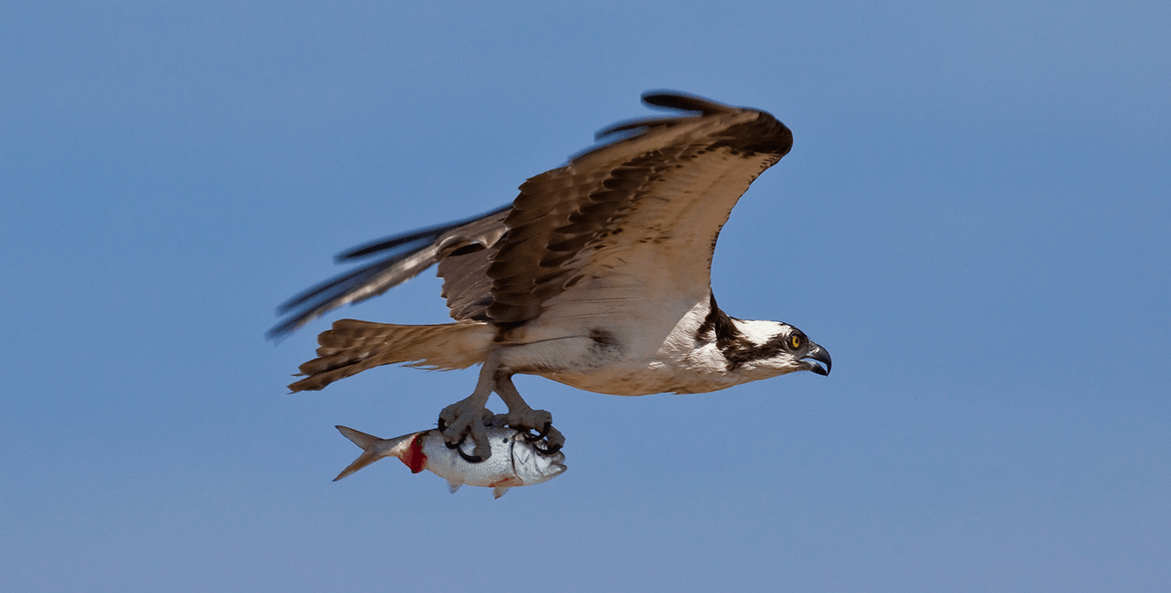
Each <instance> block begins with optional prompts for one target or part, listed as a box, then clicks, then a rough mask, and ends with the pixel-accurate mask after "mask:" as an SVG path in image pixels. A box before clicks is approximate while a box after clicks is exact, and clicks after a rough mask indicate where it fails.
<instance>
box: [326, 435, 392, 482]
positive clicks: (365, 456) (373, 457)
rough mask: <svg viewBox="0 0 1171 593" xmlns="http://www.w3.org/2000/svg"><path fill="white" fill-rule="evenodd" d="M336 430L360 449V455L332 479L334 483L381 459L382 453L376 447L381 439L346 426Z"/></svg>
mask: <svg viewBox="0 0 1171 593" xmlns="http://www.w3.org/2000/svg"><path fill="white" fill-rule="evenodd" d="M336 428H337V429H338V432H340V433H342V436H344V437H346V438H347V439H350V440H351V441H353V443H354V444H355V445H357V446H359V447H361V448H362V454H361V455H359V456H358V458H357V459H355V460H354V462H353V463H351V464H350V465H349V466H347V467H346V469H343V470H342V473H340V474H338V475H337V477H336V478H334V479H333V481H334V482H336V481H338V480H340V479H342V478H344V477H346V476H348V475H350V474H352V473H354V472H356V471H358V470H360V469H362V468H364V467H366V466H367V465H370V464H371V463H374V462H375V461H378V460H379V459H381V458H382V451H380V450H379V447H378V441H381V440H382V439H380V438H378V437H376V436H374V435H372V434H366V433H364V432H362V431H360V430H354V429H352V428H350V427H348V426H337V427H336Z"/></svg>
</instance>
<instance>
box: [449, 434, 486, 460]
mask: <svg viewBox="0 0 1171 593" xmlns="http://www.w3.org/2000/svg"><path fill="white" fill-rule="evenodd" d="M460 443H461V444H462V443H463V441H462V440H461V441H460ZM450 446H451V445H448V447H450ZM457 447H458V445H457ZM456 451H458V452H459V456H460V457H463V459H464V461H466V462H468V463H483V462H484V458H483V457H480V456H479V455H468V454H467V453H464V450H463V449H462V448H457V449H456Z"/></svg>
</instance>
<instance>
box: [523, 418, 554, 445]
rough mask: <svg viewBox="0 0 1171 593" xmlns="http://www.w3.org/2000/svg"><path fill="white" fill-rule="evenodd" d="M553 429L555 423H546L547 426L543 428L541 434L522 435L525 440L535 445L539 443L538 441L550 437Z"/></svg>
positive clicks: (525, 433)
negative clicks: (550, 431)
mask: <svg viewBox="0 0 1171 593" xmlns="http://www.w3.org/2000/svg"><path fill="white" fill-rule="evenodd" d="M552 428H553V423H552V422H546V423H545V425H544V426H542V427H541V432H539V433H537V434H535V435H534V434H529V433H528V432H524V433H522V435H523V436H524V439H525V440H526V441H528V442H530V443H535V442H537V441H539V440H541V439H543V438H545V437H546V436H548V435H549V430H550V429H552Z"/></svg>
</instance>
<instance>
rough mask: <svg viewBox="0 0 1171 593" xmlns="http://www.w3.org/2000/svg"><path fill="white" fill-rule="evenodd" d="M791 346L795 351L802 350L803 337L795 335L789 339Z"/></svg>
mask: <svg viewBox="0 0 1171 593" xmlns="http://www.w3.org/2000/svg"><path fill="white" fill-rule="evenodd" d="M789 345H790V346H792V347H793V349H794V350H796V349H798V348H800V347H801V336H798V335H796V334H794V335H793V337H791V338H789Z"/></svg>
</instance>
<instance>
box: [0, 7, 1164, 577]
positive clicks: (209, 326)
mask: <svg viewBox="0 0 1171 593" xmlns="http://www.w3.org/2000/svg"><path fill="white" fill-rule="evenodd" d="M1169 31H1171V4H1168V3H1167V2H1156V1H1151V2H1108V3H1104V2H1079V3H1070V2H1020V1H1017V0H1013V1H997V0H993V1H988V2H977V3H971V2H969V3H956V2H896V3H889V2H888V3H868V2H848V1H843V2H838V1H832V0H831V1H818V2H756V3H751V2H750V3H736V2H678V1H676V2H658V3H632V2H609V1H601V0H595V1H592V2H589V3H580V4H577V5H569V4H567V3H551V2H550V3H541V4H532V5H526V4H518V3H482V2H465V3H449V2H429V3H422V2H415V3H406V2H328V3H327V2H321V3H305V2H221V1H216V0H200V1H199V2H170V3H157V2H119V3H111V2H54V1H52V0H38V1H36V2H26V1H23V0H15V1H13V0H9V1H8V2H5V3H4V5H3V7H2V8H0V200H2V210H0V262H2V266H3V269H2V277H3V287H2V288H0V308H2V310H3V311H4V313H3V315H2V316H0V332H2V335H3V345H2V346H0V376H2V377H3V380H4V389H3V396H2V397H0V433H2V434H3V439H2V441H3V444H2V445H0V559H2V560H0V589H2V590H5V591H118V592H127V591H225V592H234V591H249V592H251V591H282V592H290V591H323V590H342V591H360V590H375V589H376V590H388V591H412V590H452V591H456V590H478V591H514V590H524V591H542V590H555V591H601V590H645V591H715V590H737V591H765V590H769V591H931V592H937V591H1030V592H1033V591H1063V592H1068V591H1106V590H1110V591H1164V590H1166V589H1165V587H1166V586H1167V583H1168V582H1171V390H1169V389H1168V385H1169V384H1171V362H1169V359H1171V239H1169V238H1168V237H1169V233H1171V200H1169V198H1171V158H1169V156H1171V109H1169V106H1171V34H1169V33H1168V32H1169ZM664 88H665V89H677V90H682V91H686V92H691V93H696V94H700V95H704V96H708V97H711V98H714V99H717V100H720V101H723V102H727V103H731V104H735V105H745V106H751V107H757V108H761V109H764V110H767V111H769V112H771V113H773V114H775V115H776V116H777V117H778V118H779V119H781V120H782V121H784V122H785V123H786V124H787V125H789V127H790V128H792V130H793V133H794V136H795V144H794V148H793V151H792V153H790V155H789V156H787V157H785V159H784V160H782V161H781V163H780V164H779V165H777V166H776V167H774V168H773V169H771V170H769V171H768V172H767V173H765V174H764V175H763V176H762V177H761V178H760V179H759V180H758V181H757V182H756V184H754V185H753V187H752V189H751V190H750V191H749V192H748V194H747V195H746V196H745V197H744V199H743V200H742V201H741V203H740V205H739V206H738V207H737V209H736V210H735V212H733V215H732V218H731V221H730V222H729V223H728V225H727V226H726V227H725V229H724V234H723V236H722V237H721V239H720V245H719V249H718V251H717V254H716V258H715V263H714V270H713V283H714V286H715V291H716V294H717V296H718V297H719V301H720V305H721V306H722V308H724V309H725V310H726V311H728V312H729V313H730V314H732V315H734V316H737V317H742V318H766V319H767V318H772V319H780V320H783V321H787V322H790V323H793V324H795V325H797V326H798V327H800V328H801V329H803V330H804V331H805V332H807V333H808V334H809V336H810V337H811V338H812V339H814V340H816V341H817V342H819V343H821V344H823V345H824V346H826V347H827V348H828V349H829V350H830V352H832V353H833V358H834V369H833V374H832V375H831V376H829V377H828V378H826V377H819V376H816V375H813V374H810V373H804V374H802V375H800V376H787V377H782V378H778V379H773V380H769V381H764V382H758V383H754V384H750V385H745V386H740V387H737V388H733V389H729V390H727V391H723V392H718V393H713V394H703V395H689V396H674V395H659V396H648V397H642V398H621V397H614V396H604V395H597V394H591V393H585V392H580V391H576V390H573V389H570V388H567V387H564V386H561V385H558V384H555V383H553V382H550V381H547V380H544V379H539V378H521V380H519V381H518V385H519V387H520V389H521V392H522V393H524V394H525V396H526V398H527V399H528V401H529V402H530V403H531V404H532V405H533V406H534V407H539V408H544V409H547V410H550V411H551V412H552V413H553V415H554V418H555V419H556V422H557V425H558V427H559V428H560V429H561V430H562V431H564V433H565V434H566V435H567V438H568V441H567V444H566V448H565V452H566V456H567V464H568V466H569V471H567V472H566V473H565V474H563V475H561V476H559V477H558V478H557V479H555V480H553V481H551V482H548V483H545V484H541V485H538V486H534V487H528V488H519V489H514V490H513V491H511V492H509V493H508V494H507V495H506V496H505V497H503V498H501V499H500V500H493V499H492V496H491V493H490V491H488V490H486V489H476V488H465V489H464V490H461V491H460V492H458V493H456V494H455V495H449V494H448V493H447V491H446V490H447V489H446V485H445V484H444V483H443V481H442V479H440V478H438V477H436V476H434V475H432V474H429V473H426V474H420V475H411V474H410V473H409V472H408V471H407V470H406V468H405V467H403V466H402V465H401V464H398V463H396V462H393V461H383V462H380V463H378V464H376V465H374V466H371V467H370V468H368V469H366V470H364V471H362V472H361V473H358V474H356V475H354V476H353V477H350V478H348V479H346V480H345V481H343V482H338V483H332V482H331V481H330V480H331V479H332V478H333V477H334V476H335V475H336V474H337V472H338V471H340V470H341V469H342V468H343V467H345V466H346V465H347V464H348V463H349V462H350V461H351V460H352V459H353V458H354V457H355V456H356V455H357V453H358V450H357V448H355V447H354V446H353V445H352V444H350V443H349V442H348V441H346V440H345V439H344V438H342V437H341V436H340V435H338V433H337V432H336V431H335V430H334V428H333V425H334V424H346V425H349V426H353V427H355V428H358V429H360V430H364V431H367V432H372V433H375V434H378V435H381V436H386V437H389V436H396V435H399V434H404V433H408V432H412V431H416V430H422V429H426V428H428V427H430V426H433V425H434V422H435V419H436V417H437V415H438V412H439V410H440V409H442V408H443V407H444V406H445V405H447V404H449V403H451V402H453V401H456V400H457V399H460V398H462V397H464V396H466V395H467V393H469V392H470V390H471V388H472V386H473V384H474V382H475V373H474V371H466V372H453V373H428V372H424V371H419V370H413V369H401V368H390V367H384V368H380V369H377V370H374V371H369V372H366V373H364V374H362V375H361V376H358V377H354V378H351V379H347V380H345V381H343V382H341V383H338V384H335V385H332V386H330V387H329V388H328V389H327V390H325V391H324V392H321V393H303V394H297V395H291V396H290V395H285V392H286V390H285V387H284V386H285V384H286V383H288V382H289V380H290V377H289V375H290V374H291V373H292V372H294V370H295V369H296V366H297V365H298V364H299V363H301V362H303V361H305V360H307V359H308V358H311V357H312V352H313V348H314V347H315V336H316V334H317V332H319V331H322V330H323V329H325V328H326V327H328V324H329V323H330V322H331V321H332V320H334V319H338V318H340V317H343V316H353V317H359V318H365V319H373V320H378V321H390V322H398V323H434V322H443V321H444V320H445V319H446V310H445V308H444V306H443V302H442V301H441V300H440V299H439V297H438V291H439V284H438V281H437V280H436V279H434V278H433V277H431V275H430V274H428V275H427V277H425V278H423V277H421V278H419V279H417V280H414V281H412V282H410V283H408V284H407V285H404V286H402V287H400V288H399V289H396V290H394V291H393V292H391V293H388V294H387V295H385V296H383V297H381V298H379V299H377V300H375V301H371V302H367V303H364V304H362V305H360V306H358V307H356V308H347V309H343V310H342V311H340V312H337V313H335V314H333V315H330V316H329V317H327V318H326V319H322V320H318V321H316V322H314V323H313V324H311V325H310V326H308V327H306V328H304V329H303V330H301V331H300V332H298V333H297V334H295V335H293V336H292V337H291V338H289V339H287V340H284V341H283V342H281V343H280V344H276V345H274V344H272V343H268V342H265V340H264V337H263V334H264V331H265V330H266V329H267V328H268V327H270V326H271V325H272V324H273V323H274V322H275V321H276V317H275V316H274V312H273V309H274V307H275V306H276V305H277V304H278V303H279V302H281V301H282V300H284V299H285V298H287V297H289V296H291V295H292V294H293V293H295V292H296V291H298V290H301V289H303V288H305V287H307V286H309V285H311V284H313V283H315V282H317V281H319V280H322V279H324V278H326V277H328V276H330V275H333V274H335V273H337V272H339V271H340V269H339V268H338V267H336V266H334V265H333V264H332V261H331V257H332V256H333V255H334V254H335V253H338V252H340V251H342V250H344V249H346V248H348V247H351V246H353V245H356V244H359V243H362V242H364V241H367V240H370V239H374V238H379V237H382V236H386V235H389V234H393V233H395V232H399V231H404V230H409V229H412V228H415V227H419V226H426V225H430V224H434V223H438V222H443V221H447V220H450V219H453V218H459V217H463V216H466V215H470V214H474V213H479V212H484V211H487V210H489V209H492V208H495V207H497V206H499V205H502V204H504V203H507V202H508V201H510V200H511V199H512V198H513V197H514V196H515V195H516V189H515V188H516V187H517V186H518V185H519V184H520V183H521V182H522V181H523V180H524V179H525V178H527V177H530V176H532V175H535V174H537V173H540V172H542V171H544V170H546V169H549V168H553V167H556V166H559V165H560V164H562V163H563V162H564V161H565V159H566V157H567V156H568V155H570V154H572V153H575V152H577V151H579V150H581V149H583V148H585V147H586V146H588V145H589V144H590V143H591V142H592V137H593V136H592V135H593V133H594V132H595V131H596V130H598V129H600V128H602V127H605V126H607V125H609V124H611V123H614V122H616V121H620V120H624V119H628V118H632V117H641V116H644V115H649V114H651V113H652V112H649V111H647V110H646V109H644V107H643V106H641V105H640V103H639V101H638V97H639V95H640V94H641V93H642V92H644V91H646V90H649V89H664ZM491 407H493V408H495V409H497V410H502V409H503V407H504V406H503V405H502V404H501V403H500V402H499V401H498V400H495V399H494V400H493V403H492V405H491Z"/></svg>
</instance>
